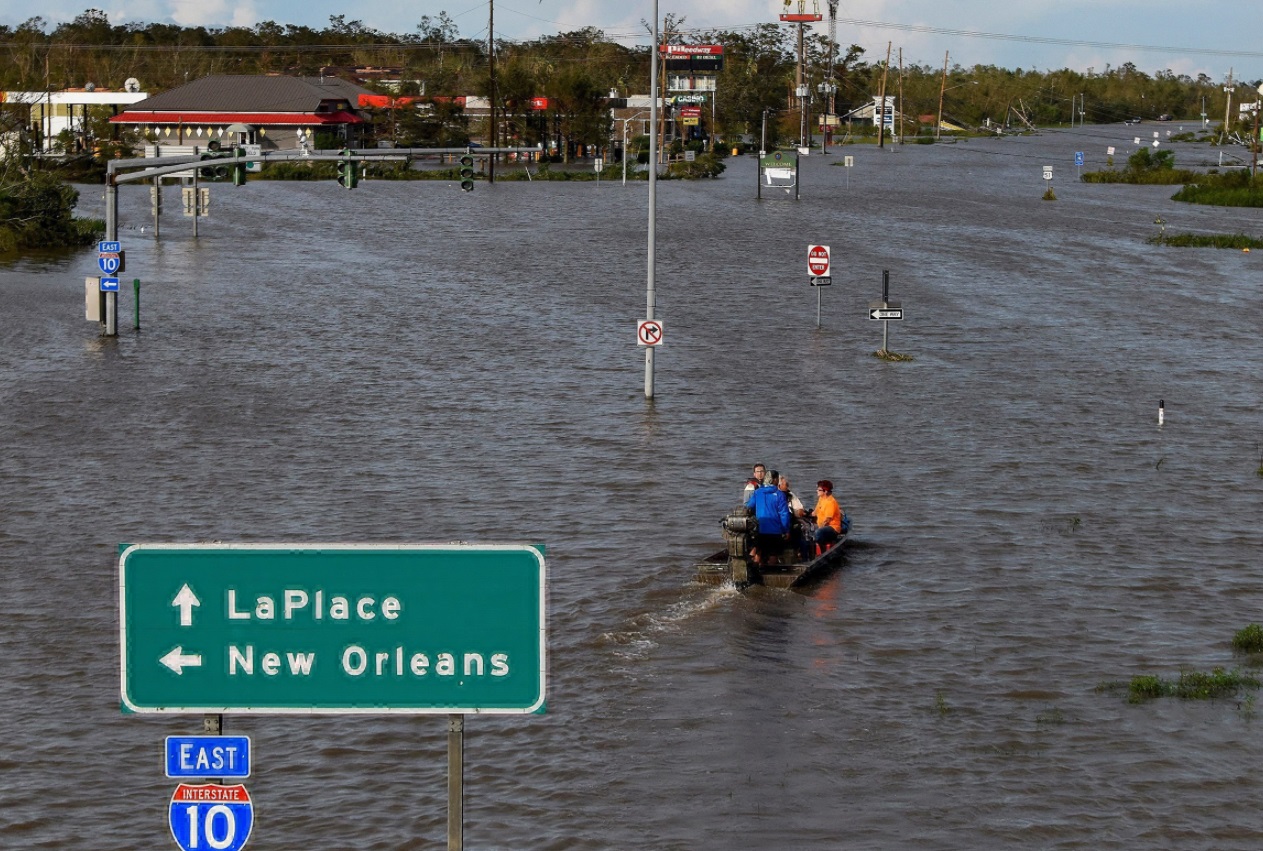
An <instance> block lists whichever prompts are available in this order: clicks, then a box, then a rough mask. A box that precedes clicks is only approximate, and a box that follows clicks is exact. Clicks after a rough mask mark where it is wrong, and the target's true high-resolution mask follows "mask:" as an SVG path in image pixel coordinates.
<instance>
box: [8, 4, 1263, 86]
mask: <svg viewBox="0 0 1263 851" xmlns="http://www.w3.org/2000/svg"><path fill="white" fill-rule="evenodd" d="M493 1H494V3H495V28H496V36H497V38H503V39H508V40H512V41H522V40H529V39H534V38H538V37H540V36H545V35H555V34H557V33H560V32H570V31H573V30H578V29H582V28H584V27H589V26H591V27H596V28H597V29H600V30H602V31H604V32H605V34H606V36H607V37H609V38H611V39H613V40H615V41H620V42H623V43H625V44H635V43H640V44H647V43H648V42H649V40H650V39H649V36H648V33H647V31H646V29H645V27H644V26H642V21H647V20H650V19H652V17H653V10H654V2H653V0H493ZM800 2H801V4H802V5H803V6H804V8H805V10H806V11H808V12H811V11H815V10H816V8H817V3H818V9H819V12H820V13H821V14H822V15H824V16H825V18H826V20H827V18H828V11H829V10H828V5H827V0H815V2H813V0H791V3H792V4H793V5H792V6H791V7H790V8H791V10H793V11H796V10H797V8H798V6H799V4H800ZM657 6H658V15H659V17H662V16H665V15H667V14H674V15H676V16H677V17H679V16H682V17H683V18H684V29H685V30H706V29H712V28H722V29H737V28H741V27H751V26H755V25H757V24H761V23H768V22H777V21H778V18H779V15H780V13H781V11H782V10H783V9H784V8H785V7H784V6H782V0H692V2H690V3H683V2H680V1H679V0H658V4H657ZM1234 7H1235V8H1234ZM88 8H98V9H100V10H101V11H103V12H105V13H106V15H107V16H108V17H109V19H110V22H111V23H113V24H121V23H126V22H131V21H138V22H145V23H150V22H165V23H177V24H181V25H184V26H199V25H200V26H208V27H212V26H230V25H231V26H247V27H249V26H253V25H254V24H257V23H259V22H261V21H269V20H270V21H275V22H277V23H280V24H301V25H306V26H311V27H324V26H326V25H327V24H328V22H329V18H330V17H331V16H334V15H344V16H345V17H346V20H348V21H352V20H358V21H361V22H362V23H363V24H364V25H365V26H367V27H370V28H373V29H376V30H380V31H384V32H393V33H406V32H413V31H415V30H416V27H417V24H418V23H419V22H420V20H421V17H422V16H423V15H428V16H430V17H431V18H437V17H438V16H439V14H440V13H442V12H446V13H447V14H448V15H449V16H450V17H451V18H452V19H453V20H454V21H455V23H456V25H457V27H458V28H459V30H460V35H461V36H463V37H465V38H474V39H477V38H486V35H487V20H488V11H489V8H490V7H489V2H488V0H414V2H411V3H406V2H405V3H401V2H399V0H355V2H354V3H350V2H345V0H42V2H40V3H39V4H38V5H37V6H33V5H30V4H28V3H25V2H22V0H0V24H6V25H9V26H16V25H18V24H20V23H22V22H23V21H25V20H27V19H28V18H30V17H31V16H32V15H33V14H39V15H41V16H42V17H43V18H44V19H45V20H46V21H47V22H48V23H49V24H50V25H56V24H58V23H62V22H66V21H70V20H72V19H73V18H74V17H76V16H77V15H79V14H81V13H82V12H83V11H84V10H85V9H88ZM837 19H838V23H837V38H838V43H839V45H842V46H843V47H845V46H847V45H851V44H858V45H859V46H860V47H862V48H864V50H865V59H867V60H868V61H870V62H872V61H878V60H880V59H883V58H884V57H885V54H886V46H887V44H888V43H889V44H890V45H891V51H892V53H891V57H892V58H891V61H892V63H897V62H898V57H899V51H900V49H901V48H902V50H903V61H904V63H905V64H918V65H927V66H930V67H942V65H943V60H944V54H945V53H948V54H950V63H951V64H952V65H957V64H959V65H961V66H964V67H971V66H973V65H996V66H999V67H1001V68H1009V69H1016V68H1022V69H1026V70H1037V71H1047V70H1056V69H1060V68H1070V69H1072V70H1076V71H1084V72H1086V71H1089V70H1092V71H1095V72H1097V73H1100V72H1103V71H1105V70H1106V68H1107V67H1118V66H1120V65H1122V64H1124V63H1126V62H1131V63H1133V64H1134V65H1135V66H1136V67H1137V68H1138V69H1139V70H1141V71H1144V72H1145V73H1147V74H1154V73H1156V72H1159V71H1167V70H1169V71H1172V72H1174V73H1175V74H1188V75H1189V76H1191V77H1194V78H1196V77H1197V75H1198V74H1202V73H1204V74H1206V75H1208V76H1209V77H1211V78H1212V79H1214V80H1217V81H1222V80H1224V79H1225V78H1226V77H1227V76H1228V73H1229V71H1230V70H1231V71H1232V72H1233V76H1234V78H1235V80H1238V81H1240V80H1245V81H1252V82H1256V83H1257V82H1258V81H1259V80H1260V79H1263V42H1261V41H1260V40H1259V38H1258V35H1257V33H1258V31H1259V16H1258V7H1256V6H1253V4H1251V5H1249V6H1247V5H1246V4H1244V3H1234V2H1229V3H1227V4H1220V5H1215V6H1207V5H1204V4H1196V3H1191V2H1189V0H1180V2H1174V0H1108V2H1103V0H1091V2H1088V0H1056V2H1053V0H1016V2H1012V1H1011V2H1007V3H1000V2H996V0H839V3H838V10H837ZM787 26H788V25H787ZM820 32H821V33H822V34H826V33H827V27H826V26H825V25H823V24H822V25H821V28H820Z"/></svg>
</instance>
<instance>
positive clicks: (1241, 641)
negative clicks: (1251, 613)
mask: <svg viewBox="0 0 1263 851" xmlns="http://www.w3.org/2000/svg"><path fill="white" fill-rule="evenodd" d="M1232 648H1233V649H1234V650H1240V651H1241V652H1242V653H1259V652H1263V626H1260V625H1259V624H1257V623H1252V624H1250V625H1248V626H1246V627H1243V628H1241V629H1239V630H1237V634H1236V635H1234V636H1233V637H1232Z"/></svg>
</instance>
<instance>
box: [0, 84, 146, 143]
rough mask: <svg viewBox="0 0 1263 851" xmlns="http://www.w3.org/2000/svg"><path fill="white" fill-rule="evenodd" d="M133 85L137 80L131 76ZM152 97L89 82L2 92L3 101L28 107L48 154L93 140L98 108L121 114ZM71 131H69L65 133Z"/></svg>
mask: <svg viewBox="0 0 1263 851" xmlns="http://www.w3.org/2000/svg"><path fill="white" fill-rule="evenodd" d="M127 82H128V86H129V87H132V88H139V85H135V86H133V84H134V83H135V82H136V81H135V80H128V81H127ZM147 97H149V95H147V94H146V93H144V92H140V91H133V90H130V89H129V90H128V91H111V90H109V89H98V88H96V87H95V86H91V85H89V86H86V87H84V88H82V89H65V90H63V91H59V92H53V91H47V92H0V104H3V105H5V106H10V105H12V106H16V107H18V108H20V109H24V110H25V111H26V116H25V123H26V125H27V126H28V127H30V128H31V130H32V131H33V133H34V136H35V140H36V145H37V147H38V148H39V150H41V151H43V152H44V153H46V154H56V153H75V152H76V151H82V150H85V149H86V148H87V147H88V146H89V145H90V144H91V142H92V139H91V134H90V126H89V120H90V118H91V114H92V113H93V112H95V111H98V110H102V109H108V110H110V111H111V112H113V113H114V114H117V113H118V112H119V110H120V109H125V108H126V107H128V106H130V105H131V104H134V103H136V102H137V101H143V100H144V99H145V98H147ZM63 134H68V135H63Z"/></svg>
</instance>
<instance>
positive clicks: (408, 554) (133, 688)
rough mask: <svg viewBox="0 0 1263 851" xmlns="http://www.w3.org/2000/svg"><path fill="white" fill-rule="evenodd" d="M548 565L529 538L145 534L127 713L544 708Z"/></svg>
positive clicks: (127, 623)
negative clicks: (304, 539) (253, 539)
mask: <svg viewBox="0 0 1263 851" xmlns="http://www.w3.org/2000/svg"><path fill="white" fill-rule="evenodd" d="M545 580H546V576H545V564H544V557H543V554H542V551H541V550H540V548H538V547H532V546H527V545H525V544H491V545H474V544H416V545H392V544H319V545H295V544H134V545H129V546H127V547H125V549H124V550H123V553H122V555H121V556H120V557H119V638H120V648H121V696H122V705H123V708H124V711H132V712H143V713H186V714H193V713H196V714H210V713H215V714H230V713H253V714H293V713H312V714H352V713H357V714H387V713H406V714H474V713H494V714H524V713H529V712H540V711H543V708H544V699H545V674H546V647H547V645H546V621H545V605H546V595H545Z"/></svg>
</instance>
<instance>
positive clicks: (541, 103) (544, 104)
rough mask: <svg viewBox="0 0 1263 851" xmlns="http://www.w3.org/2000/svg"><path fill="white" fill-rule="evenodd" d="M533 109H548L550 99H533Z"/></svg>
mask: <svg viewBox="0 0 1263 851" xmlns="http://www.w3.org/2000/svg"><path fill="white" fill-rule="evenodd" d="M531 109H534V110H536V111H539V110H544V109H548V98H531Z"/></svg>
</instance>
